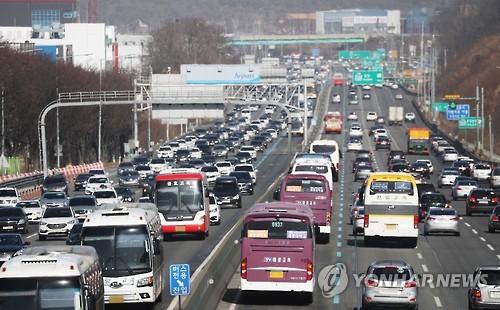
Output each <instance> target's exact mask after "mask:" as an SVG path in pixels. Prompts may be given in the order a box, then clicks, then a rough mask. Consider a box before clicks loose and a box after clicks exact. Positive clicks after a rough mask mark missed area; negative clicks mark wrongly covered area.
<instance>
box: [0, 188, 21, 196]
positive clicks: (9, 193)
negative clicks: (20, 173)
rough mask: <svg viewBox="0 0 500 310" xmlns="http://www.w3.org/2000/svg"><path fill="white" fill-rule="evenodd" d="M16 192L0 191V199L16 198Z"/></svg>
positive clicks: (11, 190)
mask: <svg viewBox="0 0 500 310" xmlns="http://www.w3.org/2000/svg"><path fill="white" fill-rule="evenodd" d="M16 196H17V195H16V191H15V190H13V189H2V190H0V197H16Z"/></svg>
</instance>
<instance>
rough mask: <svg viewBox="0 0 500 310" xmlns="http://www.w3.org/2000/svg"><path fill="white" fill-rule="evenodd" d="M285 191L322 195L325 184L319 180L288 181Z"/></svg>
mask: <svg viewBox="0 0 500 310" xmlns="http://www.w3.org/2000/svg"><path fill="white" fill-rule="evenodd" d="M285 191H286V192H289V193H324V192H325V191H326V188H325V182H323V181H321V180H301V179H288V180H287V181H286V185H285Z"/></svg>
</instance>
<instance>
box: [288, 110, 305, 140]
mask: <svg viewBox="0 0 500 310" xmlns="http://www.w3.org/2000/svg"><path fill="white" fill-rule="evenodd" d="M290 124H291V127H292V128H291V131H290V133H291V134H292V135H296V136H304V118H303V113H297V112H294V113H291V114H290Z"/></svg>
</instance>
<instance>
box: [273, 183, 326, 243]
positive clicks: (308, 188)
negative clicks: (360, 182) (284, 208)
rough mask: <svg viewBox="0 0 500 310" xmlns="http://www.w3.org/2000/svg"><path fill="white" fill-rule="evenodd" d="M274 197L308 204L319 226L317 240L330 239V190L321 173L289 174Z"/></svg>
mask: <svg viewBox="0 0 500 310" xmlns="http://www.w3.org/2000/svg"><path fill="white" fill-rule="evenodd" d="M275 198H276V199H277V200H279V201H286V202H293V203H299V204H301V205H306V206H309V207H310V208H311V210H312V213H313V216H314V224H315V225H316V226H318V227H319V235H317V236H316V237H317V238H318V241H321V242H323V243H328V242H329V241H330V224H331V215H332V191H331V190H330V185H329V184H328V179H327V178H326V177H325V176H323V175H315V174H300V173H299V174H295V173H294V174H289V175H287V176H285V178H284V179H283V181H282V182H281V187H280V190H279V192H276V196H275Z"/></svg>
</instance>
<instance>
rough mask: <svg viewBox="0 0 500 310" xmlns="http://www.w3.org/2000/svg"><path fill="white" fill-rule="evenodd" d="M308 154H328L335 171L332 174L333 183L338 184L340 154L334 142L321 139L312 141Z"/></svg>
mask: <svg viewBox="0 0 500 310" xmlns="http://www.w3.org/2000/svg"><path fill="white" fill-rule="evenodd" d="M309 152H311V153H318V154H328V155H329V156H330V158H331V160H332V163H333V166H334V168H335V171H334V172H333V181H334V182H338V180H339V169H340V158H341V157H342V155H341V154H340V150H339V145H338V143H337V141H335V140H329V139H323V140H314V141H313V142H312V143H311V146H310V147H309Z"/></svg>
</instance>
